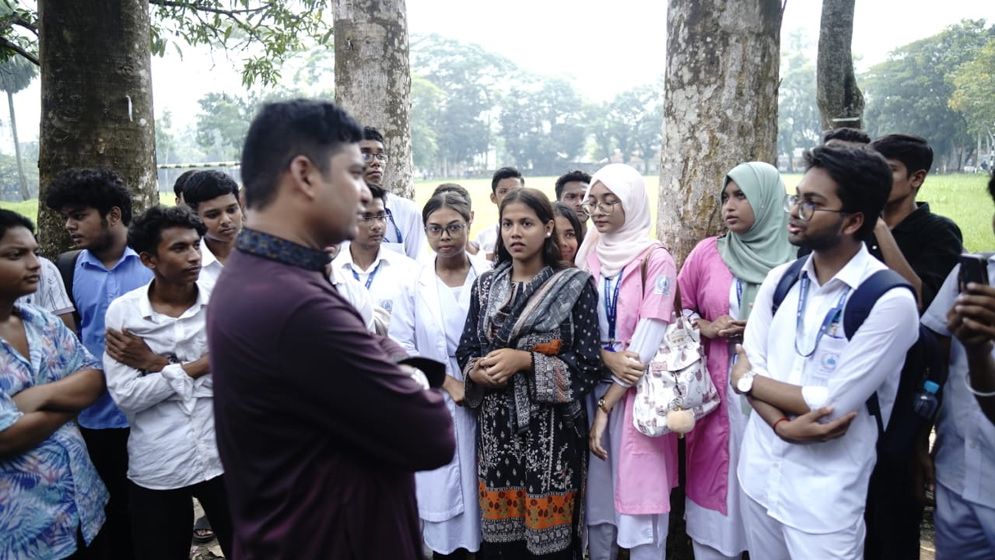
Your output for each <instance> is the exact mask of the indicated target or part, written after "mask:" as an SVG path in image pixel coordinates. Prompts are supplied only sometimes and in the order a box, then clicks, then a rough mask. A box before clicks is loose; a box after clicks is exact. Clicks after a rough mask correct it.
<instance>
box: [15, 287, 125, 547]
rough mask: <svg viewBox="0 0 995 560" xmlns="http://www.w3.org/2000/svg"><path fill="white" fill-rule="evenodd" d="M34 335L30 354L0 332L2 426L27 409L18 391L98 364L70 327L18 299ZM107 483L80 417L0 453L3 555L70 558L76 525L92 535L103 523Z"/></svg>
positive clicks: (86, 538)
mask: <svg viewBox="0 0 995 560" xmlns="http://www.w3.org/2000/svg"><path fill="white" fill-rule="evenodd" d="M15 313H17V314H18V315H20V317H21V321H22V322H23V323H24V332H25V335H26V336H27V339H28V354H29V355H28V356H27V359H25V357H24V356H22V355H21V354H20V352H18V351H17V350H15V349H14V347H13V346H11V345H10V344H8V343H7V341H6V340H3V339H0V432H2V431H4V430H6V429H8V428H10V427H11V426H13V425H14V423H16V422H17V421H18V419H20V418H21V416H23V414H22V413H21V411H20V410H19V409H18V408H17V405H16V404H14V400H13V397H14V395H16V394H18V393H20V392H21V391H23V390H25V389H27V388H29V387H35V386H38V385H44V384H46V383H51V382H53V381H58V380H60V379H63V378H65V377H68V376H69V375H72V374H73V373H76V372H77V371H80V370H84V369H100V364H99V363H98V362H97V361H96V360H95V359H94V358H93V356H91V355H90V353H89V352H87V350H86V348H85V347H83V345H82V344H80V342H79V339H77V338H76V335H74V334H73V333H72V332H71V331H70V330H69V329H68V328H66V326H65V325H64V324H63V323H62V321H60V320H59V319H58V318H56V317H55V316H54V315H51V314H49V313H47V312H44V311H42V310H41V309H38V308H36V307H33V306H30V305H17V306H16V307H15ZM107 498H108V494H107V488H105V487H104V484H103V482H101V481H100V477H99V476H98V475H97V470H96V469H95V468H94V467H93V463H91V462H90V456H89V455H88V454H87V450H86V444H85V443H84V442H83V437H82V436H81V435H80V433H79V428H77V427H76V423H75V422H71V421H70V422H67V423H65V424H63V425H62V426H60V427H59V429H57V430H56V431H55V432H53V433H52V435H50V436H48V437H47V438H45V439H44V440H43V441H42V442H41V443H39V444H38V445H36V446H34V447H33V448H32V449H30V450H27V451H24V452H22V453H19V454H17V455H13V456H8V457H5V458H2V459H0V558H64V557H66V556H68V555H70V554H72V553H73V551H74V550H76V535H77V530H80V531H82V533H83V540H84V541H85V542H87V543H90V542H91V541H93V538H94V537H96V536H97V532H98V531H99V530H100V527H101V526H102V525H103V524H104V507H105V506H106V505H107Z"/></svg>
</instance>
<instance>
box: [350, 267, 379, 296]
mask: <svg viewBox="0 0 995 560" xmlns="http://www.w3.org/2000/svg"><path fill="white" fill-rule="evenodd" d="M382 264H383V260H382V259H381V260H380V262H378V263H377V267H376V268H374V269H373V272H371V273H370V275H369V276H367V277H366V289H367V290H369V289H370V286H372V285H373V278H374V277H375V276H376V275H377V272H378V271H379V270H380V265H382ZM349 271H350V272H352V277H353V278H355V279H356V282H359V273H358V272H356V270H355V269H353V268H350V269H349Z"/></svg>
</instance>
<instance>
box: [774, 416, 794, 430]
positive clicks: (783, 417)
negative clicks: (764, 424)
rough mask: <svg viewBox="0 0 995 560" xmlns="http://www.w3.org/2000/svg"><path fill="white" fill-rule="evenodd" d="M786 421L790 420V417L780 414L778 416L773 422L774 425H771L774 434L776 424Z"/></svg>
mask: <svg viewBox="0 0 995 560" xmlns="http://www.w3.org/2000/svg"><path fill="white" fill-rule="evenodd" d="M788 421H790V419H789V418H788V417H787V416H782V417H780V418H778V419H777V421H776V422H774V425H773V426H771V429H772V430H774V433H775V434H777V425H778V424H780V423H781V422H788Z"/></svg>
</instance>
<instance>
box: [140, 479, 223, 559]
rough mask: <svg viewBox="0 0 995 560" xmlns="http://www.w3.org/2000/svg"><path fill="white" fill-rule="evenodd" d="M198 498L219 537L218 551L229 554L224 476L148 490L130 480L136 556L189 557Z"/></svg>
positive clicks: (153, 557) (156, 557) (148, 557)
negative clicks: (194, 505) (194, 504)
mask: <svg viewBox="0 0 995 560" xmlns="http://www.w3.org/2000/svg"><path fill="white" fill-rule="evenodd" d="M190 498H197V500H198V501H199V502H200V504H201V505H202V506H204V511H205V512H206V513H207V516H208V517H209V518H210V519H211V528H212V529H214V534H215V535H216V536H217V538H218V544H220V545H221V551H222V552H224V555H225V557H226V558H231V557H232V556H231V539H232V522H231V514H230V513H229V510H228V496H227V494H226V493H225V483H224V477H223V476H218V477H215V478H212V479H211V480H208V481H207V482H201V483H199V484H194V485H193V486H186V487H184V488H176V489H174V490H149V489H148V488H142V487H141V486H138V485H137V484H134V483H131V513H132V517H131V526H132V530H133V535H134V540H135V556H137V557H138V558H139V560H186V559H188V558H190V541H191V537H192V533H191V532H190V527H191V526H192V525H193V508H192V507H190Z"/></svg>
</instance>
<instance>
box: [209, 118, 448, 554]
mask: <svg viewBox="0 0 995 560" xmlns="http://www.w3.org/2000/svg"><path fill="white" fill-rule="evenodd" d="M361 132H362V130H361V128H360V127H359V126H358V125H357V124H356V123H355V121H353V120H352V119H351V118H350V117H349V116H348V115H346V114H345V113H344V112H343V111H342V110H341V109H339V108H337V107H336V106H334V105H333V104H331V103H324V102H317V101H305V100H297V101H289V102H282V103H274V104H269V105H266V106H265V107H263V109H262V110H261V111H260V113H259V115H258V116H257V117H256V119H255V120H254V121H253V123H252V126H251V127H250V129H249V133H248V136H247V138H246V142H245V147H244V149H243V152H242V180H243V182H244V184H245V193H246V199H247V205H248V209H249V213H248V216H249V217H248V224H247V227H246V228H245V230H243V232H242V234H241V235H240V236H239V238H238V240H237V242H236V250H235V251H233V253H232V255H231V256H230V257H229V259H228V261H227V262H226V263H225V267H224V271H223V272H222V274H221V277H220V279H219V280H218V283H217V285H216V287H215V289H214V292H213V295H212V297H211V305H210V308H209V311H208V324H207V331H208V343H209V347H210V360H211V371H212V373H213V376H214V385H215V387H214V391H215V399H214V405H215V415H216V419H215V421H216V427H217V438H218V447H219V450H220V453H221V459H222V462H223V464H224V467H225V484H226V486H227V490H228V496H229V500H230V502H231V510H232V515H233V517H234V519H233V521H234V525H235V542H234V551H235V554H234V555H235V558H237V559H242V558H245V559H256V558H259V559H267V560H268V559H273V558H336V559H338V558H343V559H351V558H385V559H386V558H390V559H411V560H414V559H416V558H420V557H421V556H420V554H421V537H420V533H419V528H418V512H417V509H416V505H415V498H414V476H413V473H414V471H416V470H425V469H432V468H436V467H439V466H442V465H445V464H447V463H448V462H449V460H450V459H451V458H452V455H453V451H454V446H455V444H454V438H453V428H452V423H451V420H450V416H449V413H448V412H447V411H446V408H445V404H444V401H443V398H442V396H441V394H439V393H438V392H437V391H434V390H425V389H423V388H422V386H421V385H419V384H418V383H417V382H415V381H414V380H413V379H412V376H411V374H410V371H408V370H406V369H405V367H406V366H398V365H397V364H396V362H397V360H398V359H400V358H401V357H403V354H404V353H403V350H401V349H400V348H399V347H398V346H397V345H395V344H393V343H391V342H390V341H389V340H388V339H384V338H378V337H376V336H375V335H370V334H369V333H368V332H367V331H366V328H365V327H364V325H363V321H362V319H361V318H360V316H359V314H358V313H357V312H356V311H355V309H353V308H352V307H351V305H350V304H349V303H348V302H347V301H346V300H345V298H343V297H342V296H341V295H339V294H338V293H337V292H336V290H335V288H334V287H333V286H332V284H331V283H330V282H329V281H328V279H327V277H326V276H325V273H324V270H325V265H326V264H327V263H328V257H327V255H326V253H325V252H324V251H323V250H322V249H323V248H324V247H326V246H329V245H334V244H336V243H338V242H340V241H342V240H344V239H348V238H350V237H351V236H352V235H354V234H355V228H356V218H357V215H358V210H359V208H360V198H361V188H362V186H361V183H360V181H361V174H362V171H363V160H362V159H361V157H360V154H359V149H358V147H357V144H356V142H358V140H359V138H360V137H361ZM367 196H368V195H367Z"/></svg>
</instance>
